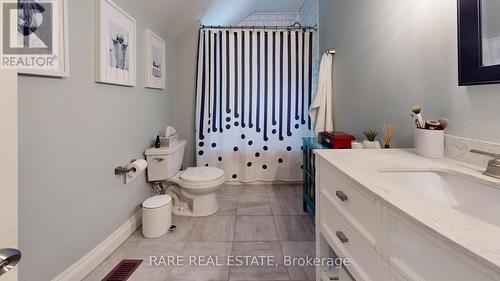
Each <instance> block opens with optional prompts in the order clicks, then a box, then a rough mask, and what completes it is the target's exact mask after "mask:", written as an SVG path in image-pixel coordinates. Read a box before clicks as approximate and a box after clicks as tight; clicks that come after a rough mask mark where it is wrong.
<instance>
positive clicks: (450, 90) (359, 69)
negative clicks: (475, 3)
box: [319, 0, 500, 147]
mask: <svg viewBox="0 0 500 281" xmlns="http://www.w3.org/2000/svg"><path fill="white" fill-rule="evenodd" d="M456 15H457V1H456V0H440V1H435V0H419V1H414V0H380V1H364V0H349V1H344V0H319V22H320V50H323V49H327V48H333V47H335V48H336V49H337V55H336V56H335V61H334V69H333V77H334V83H335V84H334V110H335V124H336V128H337V129H340V130H346V131H348V132H351V133H354V134H356V135H357V136H358V137H361V134H360V131H361V130H362V129H364V128H368V127H371V128H373V129H378V130H381V128H382V127H383V124H384V122H393V123H394V124H395V136H394V144H395V145H396V146H399V147H402V146H403V147H406V146H411V145H412V128H413V123H412V120H411V118H410V106H411V105H412V104H414V103H421V104H422V106H423V114H424V118H427V119H435V118H439V117H441V116H443V117H448V118H449V119H450V123H451V126H450V128H449V129H448V130H447V131H448V133H450V134H454V135H458V136H462V137H469V138H476V139H482V140H488V141H495V142H500V130H499V129H498V121H499V120H500V110H498V105H499V104H500V85H483V86H470V87H458V82H457V80H458V78H457V73H458V70H457V69H458V62H457V16H456Z"/></svg>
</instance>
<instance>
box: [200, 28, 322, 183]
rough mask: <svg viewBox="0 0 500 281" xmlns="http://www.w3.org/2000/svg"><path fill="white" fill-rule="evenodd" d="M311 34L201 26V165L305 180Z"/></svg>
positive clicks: (238, 177) (233, 175)
mask: <svg viewBox="0 0 500 281" xmlns="http://www.w3.org/2000/svg"><path fill="white" fill-rule="evenodd" d="M312 36H313V34H312V32H310V31H303V30H300V31H287V30H255V29H251V30H241V29H240V30H236V29H234V30H227V29H226V30H222V29H221V30H216V29H200V38H199V48H198V74H197V100H196V140H197V143H196V146H197V151H196V153H197V165H198V166H214V167H219V168H221V169H223V170H224V172H225V175H226V180H227V181H240V182H252V181H301V180H302V170H301V165H302V147H301V146H302V137H304V136H308V135H310V133H311V121H310V119H309V116H308V114H307V112H308V108H309V105H310V103H311V87H312V84H311V83H312V82H311V73H312V72H311V61H312V59H311V45H312Z"/></svg>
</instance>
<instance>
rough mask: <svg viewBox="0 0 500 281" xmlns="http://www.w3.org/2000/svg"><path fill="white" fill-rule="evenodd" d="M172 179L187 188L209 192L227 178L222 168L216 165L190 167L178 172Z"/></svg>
mask: <svg viewBox="0 0 500 281" xmlns="http://www.w3.org/2000/svg"><path fill="white" fill-rule="evenodd" d="M170 181H172V182H174V183H176V184H178V185H180V186H181V187H183V188H185V189H189V190H192V191H195V190H198V191H199V192H201V191H205V192H207V191H208V190H210V189H212V188H215V187H218V186H220V185H221V184H223V183H224V182H225V181H226V179H225V177H224V171H223V170H222V169H219V168H216V167H190V168H187V169H186V170H184V171H180V172H178V173H177V174H176V175H175V176H174V177H173V178H172V179H170Z"/></svg>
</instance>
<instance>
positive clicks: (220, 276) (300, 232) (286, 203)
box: [84, 185, 315, 281]
mask: <svg viewBox="0 0 500 281" xmlns="http://www.w3.org/2000/svg"><path fill="white" fill-rule="evenodd" d="M217 197H218V199H219V205H220V210H219V211H218V212H217V213H216V214H214V215H212V216H209V217H203V218H190V217H173V223H174V224H176V225H177V229H176V231H175V232H173V233H167V234H165V235H164V236H162V237H160V238H157V239H146V238H144V237H143V236H142V234H141V229H139V230H137V231H136V232H135V233H134V234H133V235H132V236H131V237H130V238H129V239H128V240H127V241H126V242H125V243H123V245H122V246H120V248H118V249H117V250H116V251H115V252H114V253H113V254H112V255H111V256H110V257H108V258H107V259H106V260H105V261H104V262H103V263H102V264H101V265H99V267H98V268H96V269H95V270H94V271H93V272H91V273H90V274H89V275H88V276H87V277H86V278H85V279H84V280H85V281H94V280H102V278H104V277H105V276H106V274H107V273H108V272H109V271H110V270H111V269H112V268H113V267H114V266H115V265H116V264H117V263H118V262H119V261H120V260H121V259H125V258H127V259H144V261H143V263H142V264H141V265H140V267H139V268H138V269H137V270H136V272H135V273H134V274H133V275H132V276H131V277H130V279H129V280H131V281H183V280H186V281H187V280H189V281H194V280H196V281H198V280H212V281H228V280H266V281H274V280H314V279H315V269H314V268H313V267H300V266H289V267H285V266H284V265H283V258H284V256H290V257H304V256H306V255H308V256H310V257H311V256H312V257H313V256H314V255H315V250H314V249H315V244H314V239H315V238H314V224H313V222H314V219H313V217H312V216H311V215H310V214H309V213H305V212H303V211H302V186H301V185H300V186H299V185H243V186H231V185H226V186H224V187H223V188H221V189H220V190H219V191H218V192H217ZM229 255H232V256H273V257H274V261H275V262H276V266H272V267H269V266H256V265H253V266H240V267H236V266H233V267H229V266H227V265H224V266H220V265H218V266H189V265H188V256H217V257H220V261H221V264H226V262H225V258H226V257H227V256H229ZM150 256H183V257H184V259H185V265H184V266H155V265H150V263H149V260H150Z"/></svg>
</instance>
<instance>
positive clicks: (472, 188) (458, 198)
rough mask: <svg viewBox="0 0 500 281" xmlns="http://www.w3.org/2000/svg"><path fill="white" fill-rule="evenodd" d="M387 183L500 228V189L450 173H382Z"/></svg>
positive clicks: (472, 178) (468, 177)
mask: <svg viewBox="0 0 500 281" xmlns="http://www.w3.org/2000/svg"><path fill="white" fill-rule="evenodd" d="M380 173H381V174H382V176H383V177H384V179H385V180H387V181H388V182H391V183H392V184H395V185H397V186H399V187H401V188H409V189H412V190H414V191H416V192H417V193H419V194H421V195H423V196H425V197H427V198H429V199H430V200H434V201H435V202H437V203H438V204H441V205H444V206H448V207H451V208H453V209H455V210H457V211H459V212H462V213H464V214H466V215H469V216H472V217H475V218H477V219H479V220H482V221H484V222H487V223H490V224H493V225H496V226H498V227H500V189H498V187H495V186H494V184H493V183H492V184H488V183H487V181H484V182H483V181H482V180H480V179H477V178H474V177H471V176H468V175H465V174H460V173H455V172H449V171H381V172H380Z"/></svg>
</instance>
